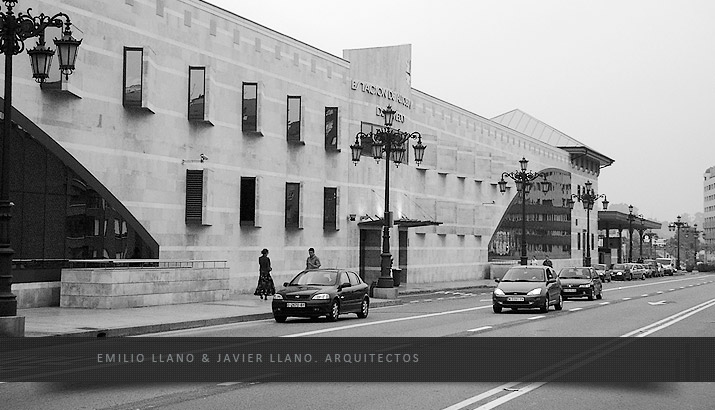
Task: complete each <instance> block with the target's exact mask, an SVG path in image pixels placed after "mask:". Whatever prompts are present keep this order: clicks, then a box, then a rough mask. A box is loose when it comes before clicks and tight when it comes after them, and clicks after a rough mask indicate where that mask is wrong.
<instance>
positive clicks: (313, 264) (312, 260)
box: [305, 248, 320, 270]
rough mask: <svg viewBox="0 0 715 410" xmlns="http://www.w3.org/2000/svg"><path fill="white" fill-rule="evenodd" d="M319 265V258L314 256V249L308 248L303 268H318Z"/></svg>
mask: <svg viewBox="0 0 715 410" xmlns="http://www.w3.org/2000/svg"><path fill="white" fill-rule="evenodd" d="M319 267H320V259H318V257H317V256H315V249H313V248H310V249H308V259H306V261H305V269H306V270H310V269H318V268H319Z"/></svg>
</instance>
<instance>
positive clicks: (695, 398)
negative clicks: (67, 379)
mask: <svg viewBox="0 0 715 410" xmlns="http://www.w3.org/2000/svg"><path fill="white" fill-rule="evenodd" d="M490 296H491V294H490V293H489V292H486V291H485V290H484V289H466V290H460V291H449V292H438V293H434V294H423V295H416V296H411V297H409V298H404V300H403V302H404V303H403V304H402V305H396V306H389V307H384V308H375V309H372V310H371V312H370V315H369V316H368V318H367V319H358V318H357V317H356V316H355V315H353V314H351V315H345V316H343V317H341V319H340V320H339V321H338V322H327V321H324V320H308V319H289V320H288V321H287V322H286V323H283V324H278V323H275V322H274V321H272V320H264V321H256V322H244V323H238V324H230V325H222V326H215V327H210V328H201V329H190V330H182V331H174V332H166V333H163V334H161V335H154V336H172V337H176V336H187V337H209V336H211V337H213V336H221V337H226V336H278V337H302V336H312V337H323V336H332V337H357V336H359V337H365V336H380V337H382V336H415V337H424V336H429V337H453V336H457V337H495V336H499V337H503V336H506V337H523V336H559V337H562V336H563V337H572V336H575V337H582V336H615V337H620V336H627V337H632V338H635V337H673V336H700V337H713V336H715V275H707V274H697V273H694V274H687V275H681V276H673V277H665V278H650V279H646V280H645V281H633V282H612V283H606V284H604V298H603V299H602V300H594V301H588V300H585V299H584V300H568V301H566V302H565V303H564V309H563V310H562V311H558V312H557V311H555V310H553V308H552V309H551V310H549V312H548V313H545V314H544V313H539V312H538V311H516V312H514V311H509V310H506V311H504V312H503V313H501V314H495V313H493V312H492V309H491V299H490ZM558 352H559V346H554V347H553V350H550V351H545V352H535V354H547V355H554V356H555V357H556V358H558ZM505 354H508V352H501V351H495V352H494V358H493V360H489V361H487V362H486V363H483V364H480V365H484V366H494V365H498V364H499V363H500V361H499V357H500V355H505ZM662 354H663V355H667V354H668V352H667V351H664V352H663V353H662ZM653 360H654V361H657V360H659V357H658V356H657V355H656V356H654V357H653ZM576 366H577V367H578V366H582V367H580V370H582V371H589V369H591V368H593V367H594V366H598V358H597V357H596V358H595V359H594V360H592V361H589V360H584V362H583V363H578V364H576ZM714 366H715V364H714ZM616 371H617V369H614V372H616ZM0 397H3V401H4V404H6V405H7V408H11V409H35V408H43V409H84V408H86V409H117V410H118V409H157V408H166V409H196V408H206V409H244V408H245V409H248V408H250V409H275V408H277V407H281V408H290V409H302V408H315V409H323V408H325V409H333V408H341V409H383V408H384V409H401V408H410V409H450V410H458V409H489V408H495V407H498V408H499V409H532V408H534V409H545V408H549V409H551V408H556V409H567V408H569V409H571V408H583V407H588V408H590V409H614V408H636V409H675V408H677V409H711V408H712V403H713V399H715V385H714V384H713V383H646V382H641V381H639V380H634V381H633V382H632V383H615V382H611V381H609V380H603V381H602V382H599V383H543V382H539V383H519V382H518V381H517V380H515V381H512V382H501V383H260V382H259V383H239V382H235V381H232V380H226V381H224V382H221V383H191V384H168V383H157V384H148V385H147V384H143V385H139V384H133V383H127V384H125V385H117V384H111V385H101V384H93V385H80V384H70V383H5V384H0Z"/></svg>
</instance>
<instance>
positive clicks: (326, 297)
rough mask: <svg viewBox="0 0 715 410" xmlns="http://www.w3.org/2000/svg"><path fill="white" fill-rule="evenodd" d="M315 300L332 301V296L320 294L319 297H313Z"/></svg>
mask: <svg viewBox="0 0 715 410" xmlns="http://www.w3.org/2000/svg"><path fill="white" fill-rule="evenodd" d="M311 299H313V300H324V299H330V295H328V294H327V293H318V294H317V295H313V297H312V298H311Z"/></svg>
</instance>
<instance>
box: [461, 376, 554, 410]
mask: <svg viewBox="0 0 715 410" xmlns="http://www.w3.org/2000/svg"><path fill="white" fill-rule="evenodd" d="M545 384H546V382H538V383H531V384H530V385H528V386H526V387H524V388H521V389H519V390H518V391H515V392H511V393H509V394H507V395H506V396H502V397H499V398H498V399H496V400H492V401H490V402H489V403H486V404H484V405H482V406H479V407H477V408H476V409H475V410H489V409H493V408H495V407H498V406H501V405H502V404H504V403H506V402H508V401H510V400H514V399H515V398H517V397H519V396H522V395H524V394H526V393H529V392H530V391H532V390H536V389H538V388H539V387H541V386H543V385H545Z"/></svg>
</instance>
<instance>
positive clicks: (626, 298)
mask: <svg viewBox="0 0 715 410" xmlns="http://www.w3.org/2000/svg"><path fill="white" fill-rule="evenodd" d="M622 300H631V298H623V299H622Z"/></svg>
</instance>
